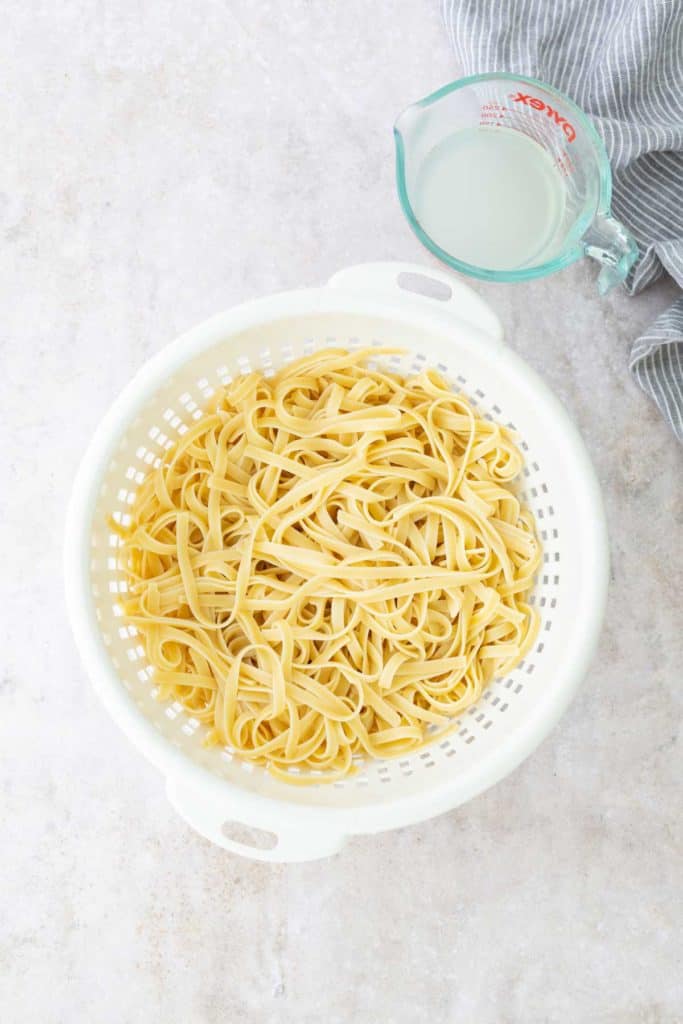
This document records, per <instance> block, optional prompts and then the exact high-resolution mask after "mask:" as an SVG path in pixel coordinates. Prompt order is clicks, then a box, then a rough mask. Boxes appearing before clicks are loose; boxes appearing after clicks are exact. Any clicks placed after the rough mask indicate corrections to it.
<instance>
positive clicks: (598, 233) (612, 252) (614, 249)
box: [583, 213, 638, 295]
mask: <svg viewBox="0 0 683 1024" xmlns="http://www.w3.org/2000/svg"><path fill="white" fill-rule="evenodd" d="M583 249H584V252H585V253H586V255H587V256H591V257H592V258H593V259H594V260H597V261H598V263H600V264H602V270H601V271H600V274H599V276H598V291H599V292H600V294H601V295H605V294H606V292H608V291H609V290H610V288H614V286H615V285H617V284H621V282H622V281H625V280H626V276H627V274H628V272H629V270H630V269H631V267H632V266H633V264H634V263H635V261H636V259H637V258H638V246H637V245H636V242H635V239H633V238H632V236H631V235H630V234H629V233H628V231H627V230H626V228H625V227H624V225H623V224H622V223H621V222H620V221H618V220H615V218H614V217H612V216H611V215H610V214H609V213H606V214H603V215H602V216H600V215H599V216H597V217H596V218H595V220H594V221H593V223H592V224H591V226H590V227H589V229H588V231H587V232H586V234H585V235H584V236H583Z"/></svg>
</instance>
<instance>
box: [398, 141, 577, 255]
mask: <svg viewBox="0 0 683 1024" xmlns="http://www.w3.org/2000/svg"><path fill="white" fill-rule="evenodd" d="M565 199H566V187H565V183H564V179H563V177H562V175H561V173H560V172H559V171H558V169H557V168H556V166H555V164H554V162H553V159H552V157H551V156H550V154H549V153H548V152H546V150H545V149H544V148H543V147H542V146H540V145H539V144H538V143H537V142H535V141H534V140H533V139H531V138H529V137H528V136H527V135H524V134H523V133H522V132H520V131H516V130H515V129H512V128H505V127H492V126H489V127H468V128H463V129H462V130H460V131H456V132H454V133H453V134H451V135H447V136H446V137H445V138H444V139H442V141H441V142H439V143H438V144H437V145H436V146H435V147H434V148H433V149H432V150H431V152H430V153H428V154H427V156H426V157H425V159H424V162H423V163H422V166H421V167H420V169H419V172H418V174H417V177H416V181H415V194H414V197H413V203H414V209H415V214H416V216H417V219H418V221H419V222H420V225H421V226H422V228H423V229H424V231H425V232H426V233H427V234H428V235H430V236H431V238H432V239H433V240H434V241H435V242H436V244H437V245H439V246H440V247H441V248H442V249H445V250H446V252H448V253H450V254H451V255H452V256H454V257H456V258H457V259H459V260H462V261H463V262H464V263H470V264H472V265H474V266H478V267H487V268H489V269H490V270H515V269H517V268H519V267H524V266H527V265H529V264H533V263H536V262H539V261H540V260H541V259H542V258H543V253H544V251H545V250H546V249H548V248H550V247H551V246H552V244H553V242H554V241H555V239H556V236H557V235H558V233H559V230H560V228H561V226H562V223H563V214H564V208H565Z"/></svg>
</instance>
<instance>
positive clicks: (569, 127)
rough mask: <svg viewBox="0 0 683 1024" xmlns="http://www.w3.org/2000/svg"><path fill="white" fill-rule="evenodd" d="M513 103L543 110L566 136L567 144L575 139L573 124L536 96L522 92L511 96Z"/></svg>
mask: <svg viewBox="0 0 683 1024" xmlns="http://www.w3.org/2000/svg"><path fill="white" fill-rule="evenodd" d="M510 98H511V99H512V102H513V103H525V104H526V105H527V107H533V109H534V110H545V112H546V114H547V115H548V117H552V119H553V120H554V122H555V124H559V125H560V126H561V128H562V131H563V132H564V134H565V135H566V136H567V141H568V142H573V141H574V139H575V138H576V130H575V128H574V125H573V124H570V123H569V121H568V120H567V118H566V117H562V115H561V114H559V113H558V112H557V110H553V108H552V107H551V106H549V105H548V104H547V103H544V102H543V100H539V99H538V97H536V96H526V95H525V94H524V93H523V92H518V93H517V95H516V96H511V97H510Z"/></svg>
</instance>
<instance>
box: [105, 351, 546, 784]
mask: <svg viewBox="0 0 683 1024" xmlns="http://www.w3.org/2000/svg"><path fill="white" fill-rule="evenodd" d="M389 351H390V350H386V349H384V350H382V349H379V350H378V349H373V350H360V351H356V352H347V351H345V350H342V349H327V350H324V351H320V352H317V353H315V354H313V355H309V356H306V357H304V358H303V359H300V360H298V361H297V362H294V363H291V364H290V365H288V366H286V368H285V369H283V370H281V371H280V372H279V373H278V374H277V375H276V376H274V377H271V378H270V379H268V378H266V377H264V376H263V375H262V374H261V373H250V374H248V375H245V376H242V377H240V378H238V379H237V380H235V381H234V382H233V383H231V384H230V385H229V386H228V387H226V388H225V389H224V390H222V391H221V392H220V394H218V395H217V396H216V397H215V398H214V400H213V401H212V403H211V406H210V408H209V409H207V411H206V412H205V414H203V415H202V417H201V419H198V420H197V421H196V422H194V423H193V424H192V426H191V427H189V429H187V431H186V432H185V433H184V435H183V436H182V438H181V439H180V440H179V441H178V443H177V444H176V445H175V446H174V447H173V448H172V449H170V450H169V451H168V452H167V453H166V454H165V455H164V458H163V459H162V461H161V464H160V465H159V466H158V467H157V468H155V469H153V470H152V471H151V472H150V474H149V475H148V476H147V477H146V479H145V480H144V481H143V483H142V484H141V485H140V487H139V490H138V492H137V494H136V497H135V503H134V505H133V506H132V509H131V522H130V524H129V525H128V526H126V527H119V532H120V533H121V535H122V536H123V540H124V544H123V548H122V558H123V564H124V565H125V568H126V573H127V579H128V594H127V600H126V602H125V605H124V608H123V610H124V614H125V616H126V618H127V620H128V622H129V623H130V624H133V625H134V626H136V627H137V630H138V631H139V633H140V634H141V636H142V641H143V643H144V647H145V650H146V655H147V659H148V661H149V663H150V665H151V666H152V667H153V669H154V681H155V684H156V686H157V687H158V694H159V697H160V699H162V700H176V701H179V702H180V704H182V705H183V707H184V708H186V709H187V711H188V712H189V713H190V714H191V715H192V716H193V717H194V718H196V719H199V720H200V721H201V722H203V723H206V725H207V726H208V733H207V737H206V742H208V743H211V744H221V745H224V746H226V747H229V748H231V749H232V750H233V751H234V752H235V753H236V754H237V755H238V756H239V757H241V758H246V759H248V760H250V761H253V762H256V763H258V764H263V765H266V766H267V767H268V769H269V770H270V771H271V772H274V773H275V774H277V775H279V776H281V777H282V778H284V779H287V780H289V781H292V782H299V783H300V782H302V781H309V782H320V781H321V780H329V779H335V778H339V777H341V776H344V775H347V774H349V773H350V772H352V771H354V770H355V768H356V766H357V764H358V762H359V761H360V760H361V759H362V758H387V757H396V756H400V755H408V754H410V753H412V752H414V751H415V750H416V749H418V748H419V747H421V746H423V745H424V744H425V743H428V742H430V741H433V739H434V735H435V733H436V732H438V733H439V738H440V737H441V735H442V734H443V733H444V732H445V731H447V730H448V729H449V728H454V727H457V723H456V724H455V725H454V722H453V720H454V717H455V716H457V715H459V714H460V713H461V712H462V711H463V710H464V709H466V708H467V707H469V706H470V705H471V704H473V703H474V702H475V701H476V700H477V699H478V698H479V697H480V696H481V694H482V692H483V691H484V689H485V688H486V686H487V685H488V683H489V682H490V681H491V680H492V679H493V678H494V676H496V675H501V674H504V673H507V672H508V671H509V670H510V669H512V668H513V667H514V666H515V665H517V664H518V662H519V661H520V660H521V659H522V658H523V657H524V655H525V654H526V652H527V651H528V650H529V648H530V647H531V645H532V643H533V641H534V638H535V635H536V632H537V628H538V622H537V616H536V613H535V611H534V610H533V608H531V607H530V606H529V604H528V602H527V598H528V595H529V592H530V590H531V588H532V584H533V578H534V574H535V573H536V571H537V569H538V566H539V562H540V558H541V549H540V544H539V542H538V540H537V538H536V534H535V529H534V521H533V518H532V515H531V513H530V512H529V510H528V509H526V508H524V507H523V506H522V505H521V504H520V501H519V499H518V497H517V496H516V487H515V480H516V478H517V477H518V475H519V473H520V470H521V469H522V465H523V464H522V458H521V455H520V452H519V450H518V448H517V447H516V445H515V443H514V441H513V438H512V435H511V434H510V432H509V431H508V430H507V429H506V428H505V427H502V426H499V425H498V424H496V423H493V422H491V421H490V420H488V419H483V418H482V417H481V416H479V415H477V414H476V413H475V411H474V410H473V408H472V406H471V405H470V404H469V403H468V401H467V400H466V399H465V398H464V397H463V396H462V395H458V394H455V393H453V392H452V391H451V390H450V389H449V387H448V385H447V384H446V383H445V381H444V380H443V379H442V378H441V377H439V376H438V375H437V374H436V373H435V372H433V371H431V370H424V371H423V372H421V373H419V374H417V375H415V376H411V377H408V378H405V377H401V376H398V375H397V374H394V373H392V372H388V371H386V370H379V369H372V368H369V367H368V366H367V362H368V360H369V359H370V358H372V357H376V356H377V355H378V354H387V352H389ZM292 769H299V771H298V772H293V771H292Z"/></svg>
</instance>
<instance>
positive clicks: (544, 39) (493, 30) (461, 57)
mask: <svg viewBox="0 0 683 1024" xmlns="http://www.w3.org/2000/svg"><path fill="white" fill-rule="evenodd" d="M443 14H444V20H445V22H446V27H447V30H448V33H449V36H450V39H451V43H452V45H453V48H454V50H455V54H456V58H457V60H458V62H459V64H460V65H461V70H462V71H463V73H464V74H467V75H470V74H481V73H483V72H486V71H512V72H517V73H518V74H521V75H529V76H531V77H533V78H538V79H540V80H541V81H544V82H547V83H548V84H549V85H553V86H554V87H555V88H556V89H559V90H560V91H561V92H564V93H566V94H567V95H568V96H569V97H571V99H573V100H574V102H575V103H577V104H578V106H579V107H581V108H582V109H583V110H585V111H586V113H588V114H589V115H591V117H592V120H593V122H594V123H595V126H596V128H597V129H598V131H599V132H600V134H601V136H602V138H603V140H604V142H605V147H606V149H607V153H608V155H609V158H610V163H611V165H612V171H613V176H614V194H613V200H612V210H613V213H614V215H615V217H617V218H618V219H619V220H621V221H623V222H624V224H626V225H627V226H628V228H629V229H630V231H631V233H632V234H633V236H634V238H635V239H636V241H637V243H638V248H639V257H638V260H637V261H636V264H635V266H634V267H633V269H632V270H631V273H630V274H629V276H628V279H627V281H626V288H627V290H628V292H629V294H631V295H633V294H634V293H636V292H639V291H641V290H642V289H643V288H645V287H647V285H649V284H652V282H653V281H656V280H657V278H659V277H661V275H662V274H663V273H669V274H670V275H671V276H672V277H673V278H674V280H675V281H676V282H677V283H678V284H679V286H680V287H681V288H683V2H681V0H500V2H499V3H492V2H491V0H443ZM629 365H630V369H631V373H632V374H633V376H634V378H635V380H636V381H637V382H638V384H639V385H640V387H641V388H642V389H643V391H645V392H646V393H647V394H648V395H650V396H651V398H653V399H654V401H655V402H656V403H657V405H658V406H659V409H660V411H661V413H662V415H663V416H664V417H665V418H666V420H667V421H668V423H669V424H670V426H671V428H672V430H673V431H674V433H675V434H676V436H677V437H678V439H679V440H681V441H683V294H682V295H681V297H680V298H678V299H677V300H676V302H674V304H673V305H672V306H671V308H670V309H668V310H666V311H665V312H663V313H662V314H661V316H659V317H658V318H657V320H655V322H654V324H652V326H651V327H650V328H649V330H648V331H646V333H645V334H644V335H643V336H642V337H640V338H638V339H637V340H636V341H635V342H634V344H633V347H632V350H631V354H630V360H629Z"/></svg>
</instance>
